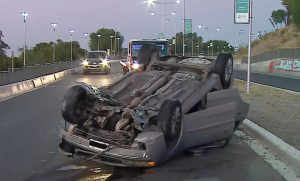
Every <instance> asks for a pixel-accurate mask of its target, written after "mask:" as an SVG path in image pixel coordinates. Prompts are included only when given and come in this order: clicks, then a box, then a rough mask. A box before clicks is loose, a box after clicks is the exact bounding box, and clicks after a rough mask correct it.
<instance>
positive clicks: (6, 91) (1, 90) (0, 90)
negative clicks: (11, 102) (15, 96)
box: [0, 85, 12, 99]
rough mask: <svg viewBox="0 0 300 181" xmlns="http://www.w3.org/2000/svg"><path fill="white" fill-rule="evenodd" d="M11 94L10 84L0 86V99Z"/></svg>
mask: <svg viewBox="0 0 300 181" xmlns="http://www.w3.org/2000/svg"><path fill="white" fill-rule="evenodd" d="M11 95H12V90H11V86H10V85H5V86H1V87H0V99H3V98H6V97H9V96H11Z"/></svg>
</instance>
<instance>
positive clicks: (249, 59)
mask: <svg viewBox="0 0 300 181" xmlns="http://www.w3.org/2000/svg"><path fill="white" fill-rule="evenodd" d="M252 7H253V1H252V0H250V11H249V12H250V17H249V18H250V23H249V42H248V72H247V94H250V75H251V74H250V73H251V41H252V20H253V14H252V13H253V11H252Z"/></svg>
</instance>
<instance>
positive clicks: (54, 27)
mask: <svg viewBox="0 0 300 181" xmlns="http://www.w3.org/2000/svg"><path fill="white" fill-rule="evenodd" d="M51 26H52V29H53V32H54V33H53V34H54V37H55V30H56V26H57V23H51ZM54 62H55V38H54V41H53V60H52V63H54Z"/></svg>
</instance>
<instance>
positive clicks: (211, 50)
mask: <svg viewBox="0 0 300 181" xmlns="http://www.w3.org/2000/svg"><path fill="white" fill-rule="evenodd" d="M203 48H204V54H205V55H214V56H215V55H217V54H218V53H221V52H229V53H233V52H234V47H232V46H231V45H230V43H228V42H227V41H225V40H209V41H207V42H205V43H203Z"/></svg>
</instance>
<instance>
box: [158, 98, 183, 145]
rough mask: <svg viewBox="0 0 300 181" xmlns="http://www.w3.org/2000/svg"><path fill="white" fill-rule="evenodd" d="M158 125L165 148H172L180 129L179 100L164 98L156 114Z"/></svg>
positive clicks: (180, 112) (178, 136) (177, 138)
mask: <svg viewBox="0 0 300 181" xmlns="http://www.w3.org/2000/svg"><path fill="white" fill-rule="evenodd" d="M158 126H159V127H160V128H161V129H162V131H163V133H164V137H165V142H166V146H167V148H168V149H172V148H174V147H175V146H176V144H177V143H178V141H179V138H180V134H181V130H182V108H181V104H180V102H179V101H174V100H165V101H164V102H163V103H162V105H161V107H160V110H159V115H158Z"/></svg>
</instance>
